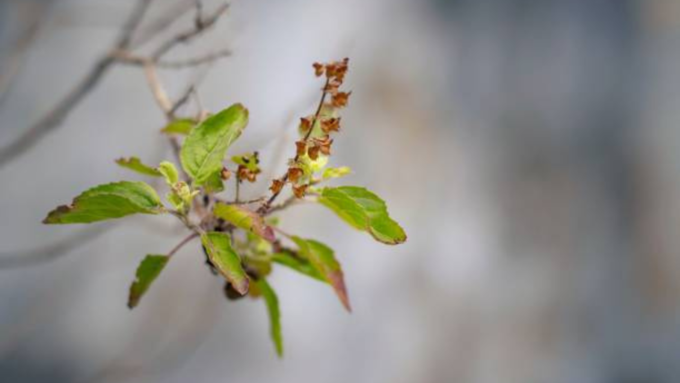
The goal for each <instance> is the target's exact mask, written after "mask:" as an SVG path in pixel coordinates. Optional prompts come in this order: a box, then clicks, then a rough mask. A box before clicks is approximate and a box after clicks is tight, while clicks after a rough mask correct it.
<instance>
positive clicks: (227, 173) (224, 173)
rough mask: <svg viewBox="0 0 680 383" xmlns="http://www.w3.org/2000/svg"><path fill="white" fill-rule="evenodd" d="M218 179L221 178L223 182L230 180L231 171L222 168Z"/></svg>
mask: <svg viewBox="0 0 680 383" xmlns="http://www.w3.org/2000/svg"><path fill="white" fill-rule="evenodd" d="M220 178H222V180H223V181H226V180H228V179H229V178H231V171H230V170H229V169H227V168H222V172H220Z"/></svg>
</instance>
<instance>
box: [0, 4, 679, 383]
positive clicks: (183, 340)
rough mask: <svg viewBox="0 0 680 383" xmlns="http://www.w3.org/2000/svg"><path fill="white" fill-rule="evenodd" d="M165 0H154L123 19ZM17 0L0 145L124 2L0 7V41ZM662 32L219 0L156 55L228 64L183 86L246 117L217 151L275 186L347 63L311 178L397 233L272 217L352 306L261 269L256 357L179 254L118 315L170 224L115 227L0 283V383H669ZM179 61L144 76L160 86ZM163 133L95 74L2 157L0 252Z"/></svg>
mask: <svg viewBox="0 0 680 383" xmlns="http://www.w3.org/2000/svg"><path fill="white" fill-rule="evenodd" d="M29 3H30V4H31V5H30V6H28V5H27V4H29ZM174 3H176V1H172V2H171V1H160V0H156V1H155V3H154V6H153V7H152V9H151V12H150V15H149V19H153V17H154V16H158V15H160V14H162V11H163V9H164V8H165V7H170V6H172V4H174ZM205 4H206V9H207V10H210V9H214V7H215V6H217V5H218V3H217V2H215V1H206V2H205ZM39 6H42V8H41V9H42V12H43V13H44V14H43V17H44V19H43V20H44V21H43V22H42V25H41V28H40V30H39V32H38V35H37V37H36V40H35V42H34V43H33V45H32V47H31V49H30V51H29V52H28V54H27V57H26V60H25V61H24V64H23V66H22V67H21V70H20V71H19V73H18V75H17V76H18V77H17V81H16V84H15V85H14V86H13V87H12V88H11V97H9V98H7V100H6V101H5V103H4V105H3V106H2V109H1V110H0V143H2V144H6V143H8V142H11V141H12V140H13V139H14V138H16V137H17V136H18V135H19V134H20V133H21V129H23V128H25V127H27V126H29V124H30V123H31V122H32V121H35V120H37V119H38V118H39V116H40V115H41V114H42V113H44V112H45V111H47V110H48V109H49V108H50V107H51V106H52V105H54V103H55V102H56V101H57V100H58V99H59V98H60V97H61V96H62V95H63V94H64V93H65V92H66V91H67V89H69V87H70V86H72V84H73V83H74V81H76V79H78V78H79V77H80V76H81V75H82V74H83V73H85V72H86V71H87V70H88V68H89V67H90V66H91V65H92V63H93V62H94V61H95V60H96V58H97V57H98V56H99V55H101V54H103V53H105V52H106V49H107V47H108V46H109V45H110V44H111V43H112V41H113V39H115V37H116V36H117V32H118V29H117V28H118V27H119V26H120V24H121V23H122V22H123V20H124V19H125V18H126V15H127V13H128V12H129V10H130V9H131V7H132V6H133V1H131V0H128V1H119V0H107V1H103V0H100V1H96V2H93V1H84V0H61V1H52V2H44V3H41V2H37V1H24V0H15V1H10V0H7V1H4V2H0V49H4V50H8V49H10V47H11V42H12V41H14V40H15V39H16V38H17V36H18V35H19V34H20V33H21V31H22V25H24V23H23V22H22V21H21V20H22V19H21V17H25V15H26V14H30V12H37V11H35V10H31V11H27V10H26V7H39ZM27 12H28V13H27ZM21 15H24V16H21ZM192 17H193V15H192V14H191V13H189V14H187V16H186V17H185V18H184V19H183V20H182V21H181V22H180V23H178V24H177V25H176V26H175V28H174V29H173V30H170V31H168V32H167V33H166V35H165V36H166V37H167V36H171V35H172V34H173V33H176V31H177V30H179V29H181V28H186V26H187V25H190V23H191V22H192ZM679 34H680V7H679V6H677V4H676V2H675V1H673V0H654V1H641V0H640V1H633V0H626V1H618V0H601V1H591V0H573V1H571V0H563V1H558V0H551V1H538V0H536V1H527V0H512V1H510V0H507V1H503V0H484V1H474V0H456V1H443V0H440V1H434V0H433V1H418V0H373V1H361V0H345V1H339V0H317V1H302V0H287V1H264V0H250V1H245V0H236V1H234V2H233V3H232V6H231V9H230V10H229V12H228V14H227V16H226V17H225V18H224V19H223V20H222V21H221V22H220V23H219V24H218V26H217V28H215V29H214V30H213V31H211V32H210V33H209V34H208V35H207V36H206V37H205V38H204V39H199V40H197V41H196V43H193V44H191V45H189V46H187V47H181V48H180V49H178V50H177V51H176V52H175V53H174V54H173V57H174V58H183V57H191V56H193V55H194V54H197V53H200V52H205V51H206V50H211V49H219V48H224V47H228V48H230V49H232V50H233V51H234V55H233V56H232V57H230V58H227V59H226V60H224V61H221V62H219V63H217V64H216V65H214V66H213V67H212V68H211V69H210V71H209V72H208V74H207V76H206V77H205V79H204V80H203V81H202V83H201V85H200V87H199V93H200V96H201V99H202V102H203V103H204V105H205V106H206V107H207V108H208V109H210V110H213V111H215V110H219V109H221V108H223V107H225V106H228V105H230V104H232V103H234V102H242V103H244V104H245V105H246V106H247V107H248V108H249V109H250V117H251V122H250V125H249V127H248V129H247V130H246V133H245V134H244V135H243V136H242V138H241V139H240V140H239V141H238V142H237V144H236V145H235V146H234V147H233V149H232V150H231V153H233V154H237V153H240V152H245V151H250V150H260V152H261V153H262V155H263V159H264V161H263V163H264V164H265V165H269V164H275V165H276V167H275V168H274V169H272V171H273V172H274V173H273V174H278V173H279V172H280V170H281V169H282V168H283V166H284V161H283V160H284V159H285V158H287V157H288V156H290V155H292V154H293V150H294V145H293V141H294V138H295V135H296V132H295V128H294V126H295V124H296V122H297V119H298V118H299V117H300V116H303V115H306V114H308V113H310V112H311V111H312V110H313V108H314V105H315V101H316V99H317V97H318V89H319V86H320V84H319V81H318V79H316V78H314V77H313V73H312V68H311V63H312V62H315V61H328V60H335V59H341V58H343V57H350V59H351V62H350V74H349V76H348V79H347V87H348V88H349V89H352V91H353V93H352V98H351V100H350V106H349V108H348V109H346V111H345V113H344V115H343V122H344V126H343V131H342V134H341V135H339V136H338V138H337V140H336V144H335V146H334V150H335V152H336V153H337V155H334V157H333V158H332V161H333V165H338V166H339V165H349V166H351V167H352V168H353V169H354V170H355V174H354V175H352V176H351V177H349V178H347V179H346V180H343V181H342V183H346V184H355V185H365V186H367V187H369V188H370V189H372V190H374V191H375V192H376V193H378V194H379V195H381V196H382V197H383V198H384V199H385V200H386V201H387V202H388V206H390V213H391V215H392V216H393V217H394V218H396V219H397V220H398V221H399V222H400V223H402V225H403V226H404V228H405V229H406V231H407V233H408V235H409V240H408V241H407V243H406V244H404V245H402V246H397V247H386V246H384V245H381V244H379V243H377V242H375V241H373V240H372V239H371V238H370V237H369V236H367V235H365V234H363V233H358V232H355V231H353V230H351V229H349V228H348V227H346V226H345V225H344V224H342V223H341V222H339V221H338V220H337V219H335V217H334V216H333V215H332V214H331V213H329V212H327V211H326V210H324V209H322V208H320V207H317V206H313V205H304V206H300V207H296V208H294V209H291V210H290V211H288V212H286V213H285V214H284V215H283V227H285V228H286V230H287V231H289V232H293V233H301V234H303V235H304V236H307V237H311V238H317V239H319V240H321V241H323V242H325V243H327V244H329V245H330V246H331V247H333V248H334V249H335V250H336V253H337V254H338V255H339V257H340V260H341V261H342V263H343V266H344V270H345V276H346V281H347V284H348V289H349V294H350V298H351V300H352V303H353V309H354V310H353V313H352V314H350V315H348V314H347V313H345V312H344V311H343V309H342V307H341V305H340V304H339V303H338V302H337V299H335V297H334V295H333V293H332V291H331V289H330V288H328V287H327V286H323V285H319V284H318V283H316V282H315V281H311V280H308V279H306V278H304V277H300V276H298V275H295V274H293V273H292V272H289V271H287V270H277V271H276V272H275V274H274V275H273V278H272V284H273V286H274V287H275V288H276V290H277V292H278V294H279V298H280V302H281V310H282V315H283V317H282V320H283V330H284V342H285V358H284V359H283V360H278V359H277V358H276V357H275V355H274V352H273V348H272V346H271V344H270V341H269V335H268V331H269V330H268V323H267V317H266V312H265V308H264V305H263V304H262V302H259V301H258V302H254V301H250V300H242V301H238V302H229V301H226V299H225V298H224V297H223V295H222V291H221V289H222V281H221V280H220V278H216V277H213V276H212V275H211V274H210V273H209V272H208V270H207V268H206V267H205V266H204V264H203V258H202V257H203V256H202V254H201V253H200V251H199V250H198V247H197V244H196V243H194V244H193V246H187V247H186V248H185V249H183V250H182V251H181V253H179V254H178V255H177V256H176V257H175V258H173V260H172V262H171V263H170V264H169V266H168V269H167V270H166V271H165V272H164V273H163V275H162V276H161V277H160V278H159V279H158V281H157V282H156V283H155V285H154V286H153V288H152V289H151V290H150V292H149V294H148V295H147V296H146V297H145V298H144V300H143V302H142V304H141V305H140V306H139V307H138V308H137V309H135V310H134V311H132V312H131V311H129V310H128V309H127V308H126V306H125V300H126V296H127V292H128V286H129V283H130V282H131V280H132V277H133V274H134V270H135V268H136V267H137V264H138V262H139V261H140V260H141V259H142V257H143V256H144V255H145V254H147V253H158V252H165V251H168V250H169V249H171V248H172V247H173V246H174V245H175V243H176V242H177V241H178V239H179V238H181V234H180V233H182V229H181V228H177V227H176V226H175V225H174V224H173V221H172V220H170V219H163V218H158V217H141V218H132V219H126V220H125V221H123V223H122V224H119V225H118V226H116V227H115V228H114V229H113V230H112V231H111V232H110V233H108V234H106V235H104V236H102V237H100V238H98V239H95V240H94V241H92V242H89V243H88V244H86V245H84V246H82V247H79V248H78V249H76V250H75V251H73V252H72V253H71V254H69V255H68V256H65V257H61V258H60V259H59V260H57V261H55V262H52V263H49V264H42V265H38V266H33V267H30V268H23V269H10V270H0V275H1V278H0V307H2V309H0V329H1V330H0V331H2V334H3V335H2V337H0V377H2V379H0V380H2V381H5V379H6V380H7V381H11V382H42V381H45V380H49V381H53V382H122V381H125V382H187V381H195V382H215V381H220V382H221V381H227V382H270V381H277V382H300V381H303V382H306V381H310V380H314V381H319V382H346V381H358V382H390V383H393V382H473V383H476V382H479V383H487V382H488V383H496V382H498V383H501V382H502V383H510V382H517V383H527V382H565V383H566V382H580V383H589V382H605V383H608V382H612V383H614V382H631V383H632V382H646V383H654V382H659V383H661V382H674V381H675V380H674V378H675V377H677V376H678V375H680V368H679V367H678V364H677V363H676V362H677V356H678V355H680V338H679V337H680V327H679V326H678V319H680V318H679V316H678V304H677V302H678V301H679V299H678V298H679V296H678V293H679V292H680V284H678V282H677V281H678V280H679V279H678V274H680V261H678V255H679V254H678V253H679V252H678V249H680V244H678V243H677V241H678V240H677V238H678V236H677V235H676V234H675V233H676V231H677V228H678V227H680V225H679V223H680V203H679V202H680V201H679V200H678V197H677V196H678V195H680V182H678V177H677V174H680V169H679V166H678V164H680V158H679V156H678V154H677V153H679V152H680V151H678V150H677V149H678V144H677V142H679V141H678V139H680V135H678V134H677V133H678V129H677V124H678V116H677V113H678V112H677V110H678V108H677V104H678V100H680V93H678V92H677V89H679V88H678V85H680V84H678V82H679V80H680V76H678V74H677V69H676V67H677V65H676V64H675V63H676V61H677V60H676V58H677V57H678V56H680V55H679V53H680V47H679V46H678V43H677V41H680V40H678V39H677V37H678V36H679ZM153 43H154V42H153V41H152V42H151V43H150V44H148V46H147V47H146V48H145V49H149V47H151V46H153ZM2 65H6V64H4V63H3V56H0V69H1V68H2ZM196 75H197V74H196V73H195V71H192V70H185V71H179V72H178V71H164V72H162V74H161V76H162V78H163V80H164V81H165V83H166V84H167V86H168V91H169V93H170V95H171V96H172V97H177V96H178V95H179V94H181V92H182V91H183V89H184V88H185V86H186V84H187V82H189V81H191V80H192V79H193V78H195V76H196ZM163 122H164V121H163V116H162V114H161V113H160V111H159V110H158V108H157V107H156V105H155V104H154V102H153V99H152V97H151V94H150V92H149V90H148V88H147V85H146V83H145V79H144V76H143V74H142V72H141V71H140V70H139V69H138V68H134V67H124V66H119V67H116V68H114V69H113V70H111V71H110V73H109V74H108V75H106V77H105V78H104V80H103V81H102V82H101V84H99V86H98V87H97V88H96V89H95V90H94V91H93V92H92V93H91V94H90V95H89V96H88V98H87V99H86V100H85V101H84V102H83V103H82V104H81V105H80V106H78V107H77V108H76V109H75V110H74V111H73V113H72V114H71V115H70V116H69V118H68V119H67V121H66V122H65V123H64V124H63V126H62V127H61V128H59V129H58V130H56V131H55V132H54V133H51V134H49V135H48V136H47V137H46V138H45V139H44V140H43V141H41V142H40V143H39V144H38V145H36V146H35V147H34V148H33V149H32V150H31V151H30V152H29V153H27V154H25V155H23V156H21V157H19V158H18V159H17V160H15V161H14V162H13V163H12V164H11V166H8V167H4V168H2V169H0V174H1V175H2V178H1V179H2V180H3V182H2V186H1V187H0V212H1V213H0V223H1V224H2V228H3V230H1V231H0V244H1V245H0V250H2V251H3V253H4V254H5V255H10V254H11V253H12V251H13V250H16V249H27V248H34V247H36V246H40V245H43V244H49V243H52V242H53V241H55V240H57V239H59V238H65V237H68V236H69V235H72V234H73V233H75V232H77V231H78V230H79V228H77V227H72V226H71V227H45V226H43V225H41V224H40V221H41V220H42V219H43V218H44V215H45V213H46V212H47V211H49V210H50V209H51V208H53V207H54V206H55V205H57V204H61V203H64V202H67V201H70V199H71V198H72V197H73V196H74V195H77V194H78V193H79V192H80V191H82V190H84V189H86V188H88V187H90V186H92V185H96V184H99V183H104V182H108V181H111V180H118V179H123V178H137V177H136V176H134V175H132V176H131V175H130V174H129V173H127V172H126V171H125V170H123V169H120V168H118V167H117V166H116V165H115V164H114V163H113V160H114V159H115V158H118V157H120V156H129V155H140V156H141V158H142V159H143V160H145V161H147V162H150V163H155V162H158V161H160V160H161V159H163V158H169V157H170V155H171V154H170V151H169V150H168V149H169V148H167V147H166V145H165V142H164V140H162V139H161V137H160V135H159V134H158V129H159V128H160V127H161V126H162V125H163ZM265 172H266V171H265ZM263 190H264V183H262V184H261V185H259V186H257V187H255V186H253V187H251V186H247V187H246V188H245V192H246V193H251V194H252V195H253V196H256V195H259V193H261V192H262V191H263Z"/></svg>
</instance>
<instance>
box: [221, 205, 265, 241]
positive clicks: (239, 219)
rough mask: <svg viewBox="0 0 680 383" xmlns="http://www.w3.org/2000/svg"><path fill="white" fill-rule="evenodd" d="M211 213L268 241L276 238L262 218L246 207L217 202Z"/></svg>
mask: <svg viewBox="0 0 680 383" xmlns="http://www.w3.org/2000/svg"><path fill="white" fill-rule="evenodd" d="M213 213H214V214H215V216H216V217H218V218H222V219H223V220H225V221H227V222H229V223H231V224H233V225H234V226H236V227H238V228H241V229H243V230H247V231H249V232H252V233H254V234H257V235H258V236H260V237H262V238H263V239H265V240H267V241H269V242H273V241H274V240H275V239H276V238H275V236H274V230H273V229H272V228H271V227H270V226H268V225H266V224H265V223H264V218H262V216H260V215H259V214H257V213H255V212H253V211H250V210H248V209H246V208H243V207H240V206H237V205H227V204H224V203H221V202H218V203H217V204H216V205H215V209H214V211H213Z"/></svg>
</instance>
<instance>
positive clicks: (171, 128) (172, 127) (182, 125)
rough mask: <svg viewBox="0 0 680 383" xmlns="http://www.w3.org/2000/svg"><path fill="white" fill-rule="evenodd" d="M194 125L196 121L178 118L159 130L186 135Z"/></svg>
mask: <svg viewBox="0 0 680 383" xmlns="http://www.w3.org/2000/svg"><path fill="white" fill-rule="evenodd" d="M195 125H196V122H195V121H194V120H192V119H190V118H180V119H177V120H174V121H172V122H170V123H169V124H167V125H166V126H165V127H164V128H163V129H161V132H163V133H165V134H184V135H187V134H189V132H191V130H192V129H193V128H194V126H195Z"/></svg>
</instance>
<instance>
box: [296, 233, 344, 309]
mask: <svg viewBox="0 0 680 383" xmlns="http://www.w3.org/2000/svg"><path fill="white" fill-rule="evenodd" d="M292 240H293V242H295V244H296V245H297V246H298V248H299V249H300V256H301V257H303V258H304V259H306V260H308V261H309V262H310V263H311V264H312V266H314V268H315V269H316V271H317V272H318V273H319V274H320V275H321V277H322V278H323V279H324V280H325V281H326V282H328V283H329V284H330V285H331V286H332V287H333V290H335V294H336V295H337V296H338V298H340V302H341V303H342V305H343V306H345V308H346V309H347V311H352V309H351V307H350V304H349V297H348V295H347V288H346V287H345V278H344V275H343V273H342V267H340V263H338V261H337V260H336V259H335V254H334V253H333V250H332V249H331V248H330V247H328V246H326V245H324V244H323V243H321V242H318V241H315V240H312V239H302V238H300V237H292Z"/></svg>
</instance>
